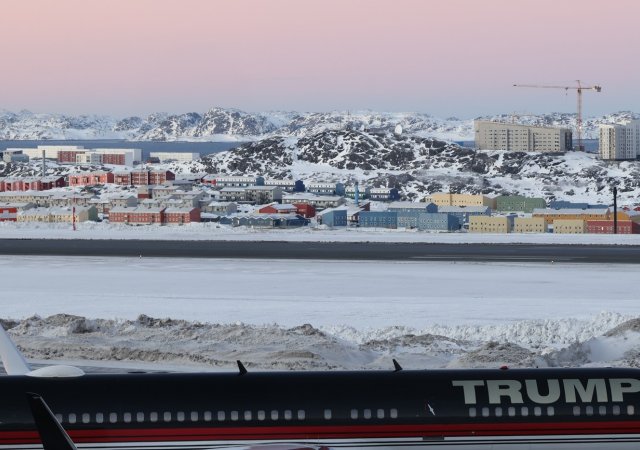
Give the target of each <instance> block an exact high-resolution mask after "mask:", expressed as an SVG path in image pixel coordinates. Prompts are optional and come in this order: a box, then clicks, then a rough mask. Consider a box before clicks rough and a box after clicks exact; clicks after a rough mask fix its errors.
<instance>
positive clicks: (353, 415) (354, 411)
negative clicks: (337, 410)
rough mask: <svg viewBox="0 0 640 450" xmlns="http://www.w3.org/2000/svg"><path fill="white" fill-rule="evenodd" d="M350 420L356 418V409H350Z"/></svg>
mask: <svg viewBox="0 0 640 450" xmlns="http://www.w3.org/2000/svg"><path fill="white" fill-rule="evenodd" d="M351 418H352V419H354V420H355V419H357V418H358V410H357V409H352V410H351Z"/></svg>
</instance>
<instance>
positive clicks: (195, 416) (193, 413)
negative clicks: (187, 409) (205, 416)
mask: <svg viewBox="0 0 640 450" xmlns="http://www.w3.org/2000/svg"><path fill="white" fill-rule="evenodd" d="M190 416H191V421H192V422H197V421H198V411H191V414H190Z"/></svg>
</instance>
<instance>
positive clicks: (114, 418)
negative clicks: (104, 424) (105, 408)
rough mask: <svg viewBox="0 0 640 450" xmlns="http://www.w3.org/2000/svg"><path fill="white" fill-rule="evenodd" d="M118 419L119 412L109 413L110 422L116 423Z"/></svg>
mask: <svg viewBox="0 0 640 450" xmlns="http://www.w3.org/2000/svg"><path fill="white" fill-rule="evenodd" d="M117 421H118V413H109V422H111V423H116V422H117Z"/></svg>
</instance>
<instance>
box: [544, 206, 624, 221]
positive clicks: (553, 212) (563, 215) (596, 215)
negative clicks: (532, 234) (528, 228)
mask: <svg viewBox="0 0 640 450" xmlns="http://www.w3.org/2000/svg"><path fill="white" fill-rule="evenodd" d="M532 216H533V217H543V218H545V219H546V221H547V223H549V224H553V223H554V221H555V220H558V219H562V220H582V221H587V220H611V213H610V212H609V208H594V209H549V208H544V209H542V208H540V209H534V210H533V214H532Z"/></svg>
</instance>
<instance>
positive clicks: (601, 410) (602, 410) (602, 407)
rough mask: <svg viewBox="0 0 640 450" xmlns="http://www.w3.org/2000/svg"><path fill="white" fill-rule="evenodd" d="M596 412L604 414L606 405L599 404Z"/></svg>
mask: <svg viewBox="0 0 640 450" xmlns="http://www.w3.org/2000/svg"><path fill="white" fill-rule="evenodd" d="M598 414H600V415H601V416H604V415H606V414H607V407H606V406H604V405H601V406H600V407H599V408H598Z"/></svg>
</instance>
